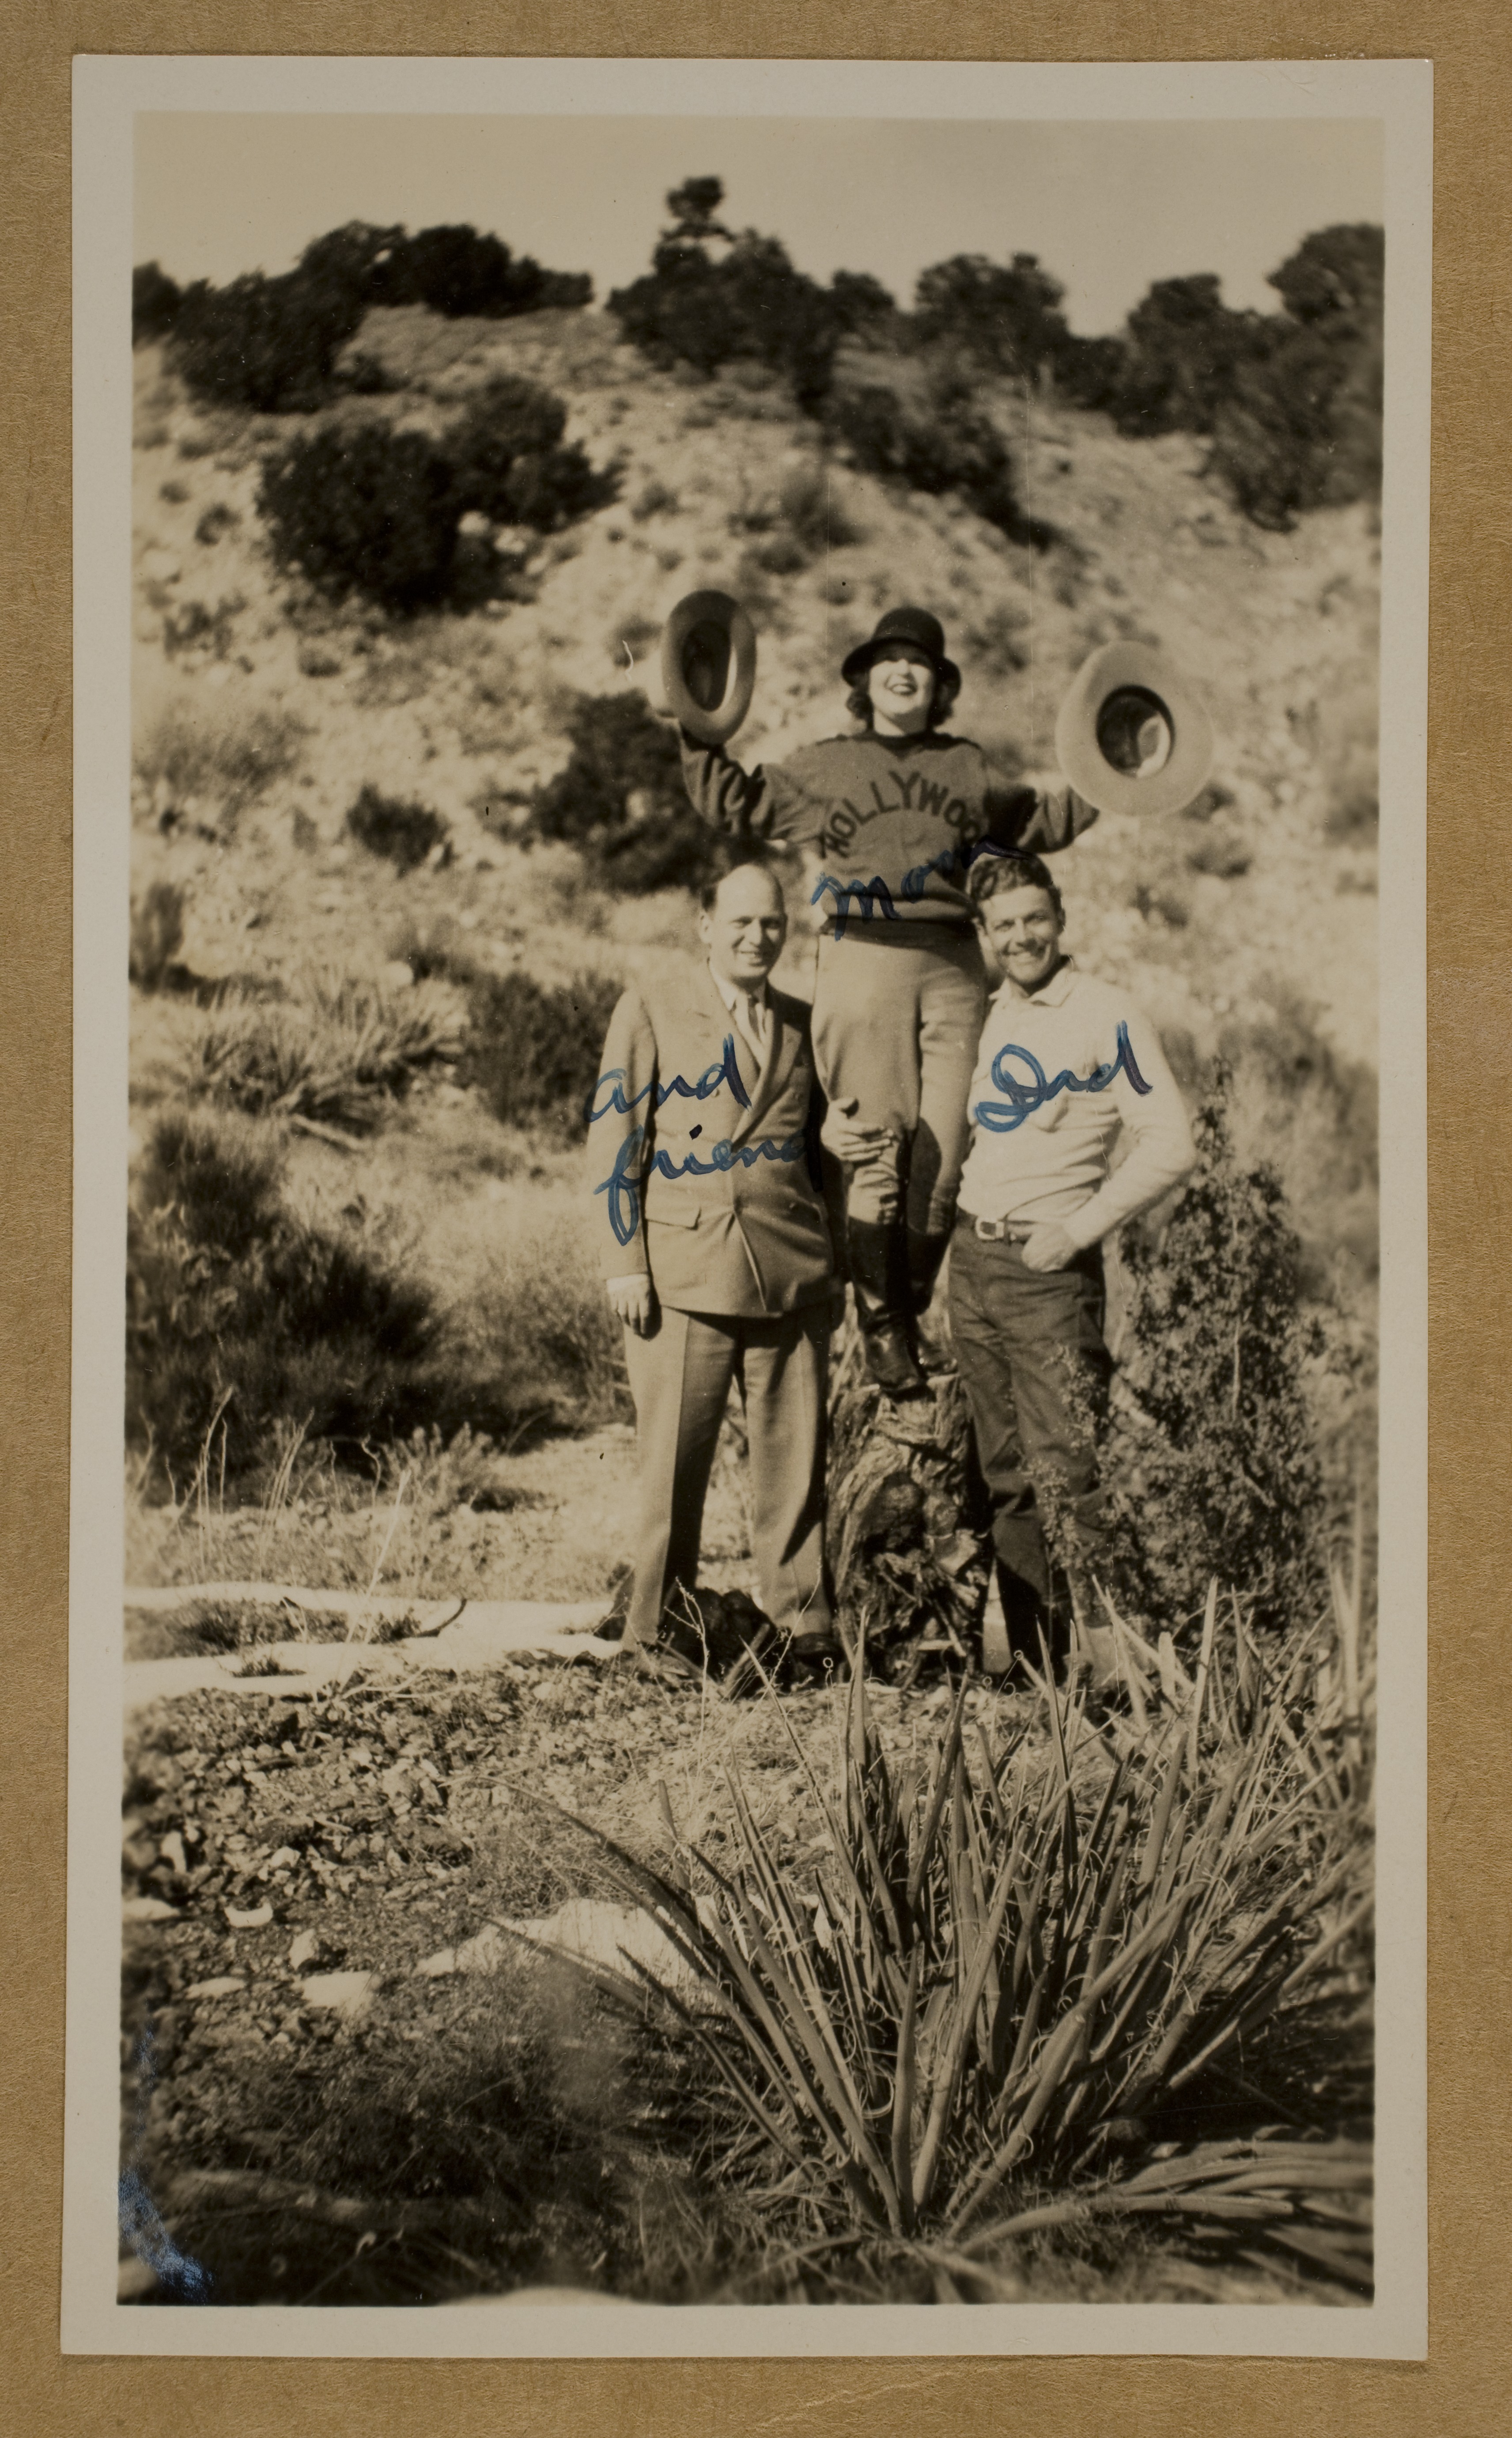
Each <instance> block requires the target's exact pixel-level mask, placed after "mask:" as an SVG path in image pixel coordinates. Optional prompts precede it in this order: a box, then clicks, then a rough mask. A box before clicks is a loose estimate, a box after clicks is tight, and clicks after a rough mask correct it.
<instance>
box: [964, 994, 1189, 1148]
mask: <svg viewBox="0 0 1512 2438" xmlns="http://www.w3.org/2000/svg"><path fill="white" fill-rule="evenodd" d="M1116 1040H1117V1049H1116V1052H1115V1054H1114V1056H1113V1058H1112V1059H1111V1060H1110V1061H1109V1063H1108V1065H1107V1066H1106V1067H1094V1069H1092V1072H1091V1074H1090V1075H1073V1074H1072V1072H1071V1069H1070V1068H1069V1067H1063V1068H1062V1069H1061V1072H1060V1073H1059V1075H1057V1076H1056V1077H1055V1078H1054V1079H1053V1081H1052V1080H1051V1079H1050V1078H1049V1077H1047V1076H1046V1072H1045V1069H1044V1068H1043V1067H1042V1066H1041V1065H1040V1062H1039V1060H1038V1059H1037V1058H1036V1057H1035V1055H1034V1052H1033V1051H1032V1050H1026V1049H1025V1048H1024V1047H1023V1045H1022V1044H1021V1043H1020V1042H1017V1041H1005V1042H1004V1044H1003V1047H1002V1048H1001V1050H1000V1051H998V1053H997V1055H996V1057H995V1058H994V1059H993V1069H992V1072H993V1083H994V1084H995V1085H996V1086H997V1089H998V1090H999V1091H1000V1092H1001V1093H1002V1094H1003V1096H1004V1097H1003V1099H1002V1100H1001V1101H978V1102H977V1104H976V1107H975V1108H974V1109H973V1111H972V1116H973V1118H974V1119H975V1120H976V1123H977V1125H979V1126H985V1127H986V1128H987V1131H988V1133H989V1134H993V1135H1011V1134H1013V1133H1014V1132H1015V1131H1016V1130H1017V1128H1018V1127H1020V1126H1021V1125H1023V1124H1024V1122H1025V1121H1026V1120H1027V1119H1029V1118H1031V1117H1032V1116H1033V1115H1034V1112H1035V1110H1036V1109H1043V1108H1044V1106H1045V1104H1046V1102H1047V1101H1053V1100H1054V1099H1055V1098H1056V1096H1057V1094H1058V1093H1061V1092H1105V1091H1106V1090H1107V1088H1108V1086H1109V1085H1110V1084H1113V1083H1116V1080H1117V1078H1118V1077H1119V1076H1120V1075H1127V1076H1128V1078H1129V1081H1130V1083H1131V1084H1132V1085H1133V1086H1134V1090H1135V1091H1136V1092H1148V1091H1150V1090H1151V1088H1152V1086H1150V1085H1149V1084H1147V1083H1146V1082H1145V1079H1144V1077H1143V1076H1142V1075H1141V1074H1140V1072H1139V1064H1138V1061H1137V1059H1136V1058H1135V1057H1134V1048H1133V1045H1132V1043H1131V1042H1130V1039H1129V1027H1128V1026H1127V1024H1124V1023H1121V1022H1120V1024H1119V1026H1118V1031H1117V1034H1116ZM1011 1058H1020V1059H1022V1060H1023V1062H1024V1065H1025V1066H1026V1067H1027V1068H1028V1069H1029V1080H1028V1082H1025V1081H1024V1080H1023V1079H1022V1078H1021V1077H1020V1076H1017V1075H1013V1074H1011V1073H1010V1071H1009V1066H1008V1061H1009V1060H1010V1059H1011Z"/></svg>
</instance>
